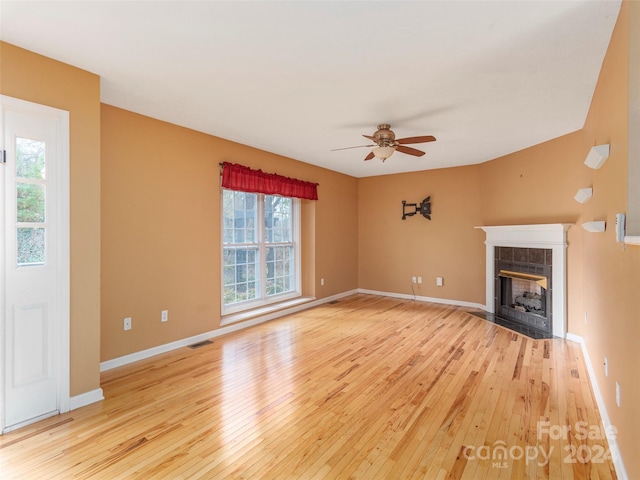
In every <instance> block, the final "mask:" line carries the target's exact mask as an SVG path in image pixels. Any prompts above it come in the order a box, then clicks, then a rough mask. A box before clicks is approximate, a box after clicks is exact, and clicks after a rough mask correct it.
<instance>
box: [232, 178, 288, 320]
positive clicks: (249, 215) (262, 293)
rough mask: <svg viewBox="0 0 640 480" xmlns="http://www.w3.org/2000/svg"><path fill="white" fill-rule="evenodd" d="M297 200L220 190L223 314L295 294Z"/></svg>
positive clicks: (283, 298)
mask: <svg viewBox="0 0 640 480" xmlns="http://www.w3.org/2000/svg"><path fill="white" fill-rule="evenodd" d="M298 204H299V201H298V200H297V199H294V198H288V197H281V196H278V195H263V194H257V193H247V192H238V191H234V190H227V189H223V190H222V313H223V314H227V313H233V312H238V311H241V310H246V309H249V308H254V307H257V306H261V305H265V304H269V303H274V302H277V301H281V300H285V299H289V298H293V297H297V296H299V295H300V275H299V270H300V269H299V264H300V261H299V240H298V239H299V225H300V222H299V215H298V212H299V205H298Z"/></svg>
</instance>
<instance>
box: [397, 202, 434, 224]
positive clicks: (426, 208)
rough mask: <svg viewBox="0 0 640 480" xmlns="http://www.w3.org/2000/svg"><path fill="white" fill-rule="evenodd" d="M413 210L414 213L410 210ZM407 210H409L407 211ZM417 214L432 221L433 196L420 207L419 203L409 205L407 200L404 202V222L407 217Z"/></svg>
mask: <svg viewBox="0 0 640 480" xmlns="http://www.w3.org/2000/svg"><path fill="white" fill-rule="evenodd" d="M411 208H413V211H411V210H410V209H411ZM407 209H409V210H408V211H407ZM416 213H419V214H420V215H422V216H423V217H424V218H426V219H427V220H431V196H428V197H427V198H425V199H424V200H422V202H420V205H418V204H417V203H407V202H406V200H403V201H402V220H406V218H407V217H412V216H414V215H415V214H416Z"/></svg>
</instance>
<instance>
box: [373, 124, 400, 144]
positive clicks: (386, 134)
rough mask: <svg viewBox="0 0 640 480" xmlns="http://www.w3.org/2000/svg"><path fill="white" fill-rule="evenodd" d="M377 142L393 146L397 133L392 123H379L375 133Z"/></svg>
mask: <svg viewBox="0 0 640 480" xmlns="http://www.w3.org/2000/svg"><path fill="white" fill-rule="evenodd" d="M373 137H374V138H375V139H376V143H377V144H378V145H379V146H381V147H388V146H392V145H393V144H394V143H395V140H396V134H395V133H393V131H392V130H391V125H389V124H388V123H382V124H380V125H378V130H377V131H376V133H374V134H373Z"/></svg>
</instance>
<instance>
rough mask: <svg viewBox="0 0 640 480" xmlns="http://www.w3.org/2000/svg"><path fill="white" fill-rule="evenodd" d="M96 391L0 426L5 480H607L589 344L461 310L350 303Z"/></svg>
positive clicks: (380, 301)
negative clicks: (52, 412)
mask: <svg viewBox="0 0 640 480" xmlns="http://www.w3.org/2000/svg"><path fill="white" fill-rule="evenodd" d="M102 388H103V389H104V392H105V397H106V399H105V400H104V401H103V402H101V403H99V404H94V405H90V406H88V407H84V408H81V409H78V410H75V411H73V412H70V413H68V414H64V415H60V416H57V417H54V418H51V419H48V420H45V421H42V422H39V423H37V424H35V425H32V426H29V427H25V428H23V429H21V430H18V431H15V432H11V433H9V434H6V435H3V436H1V437H0V477H1V478H3V479H6V478H20V479H36V478H65V479H66V478H92V479H93V478H96V479H100V478H104V479H118V478H127V479H129V478H140V479H148V478H171V479H180V478H184V479H186V478H189V479H191V478H215V479H226V478H259V479H334V478H335V479H338V478H340V479H341V478H355V479H400V478H411V479H436V478H467V479H483V478H489V479H494V478H500V479H511V478H514V479H521V478H551V479H574V478H575V479H582V478H593V479H609V478H615V472H614V469H613V466H612V463H611V461H610V460H608V459H606V454H607V453H608V445H607V442H606V439H604V438H602V439H597V438H596V439H590V438H589V437H593V436H598V435H597V434H595V435H594V434H593V433H592V435H585V434H584V433H585V431H587V429H589V430H590V431H591V432H596V430H594V429H596V428H597V429H599V428H600V425H601V422H600V417H599V413H598V410H597V407H596V404H595V400H594V397H593V394H592V392H591V389H590V384H589V381H588V378H587V373H586V368H585V365H584V361H583V359H582V355H581V351H580V348H579V346H578V345H577V344H573V343H571V342H567V341H564V340H560V339H553V340H532V339H530V338H527V337H524V336H520V335H518V334H515V333H513V332H511V331H509V330H506V329H503V328H502V327H498V326H495V325H494V324H492V323H489V322H487V321H485V320H482V319H480V318H478V317H476V316H474V315H471V314H470V313H468V312H467V310H466V309H464V308H460V307H453V306H446V305H436V304H428V303H420V302H412V301H407V300H398V299H390V298H384V297H378V296H371V295H354V296H351V297H348V298H346V299H343V300H340V301H339V302H338V303H336V304H326V305H323V306H320V307H316V308H313V309H310V310H307V311H304V312H301V313H298V314H295V315H291V316H288V317H284V318H281V319H278V320H274V321H271V322H268V323H265V324H262V325H258V326H255V327H251V328H249V329H246V330H242V331H239V332H236V333H233V334H230V335H227V336H225V337H219V338H216V339H214V342H213V344H211V345H207V346H204V347H201V348H198V349H193V350H192V349H189V348H183V349H180V350H176V351H174V352H170V353H167V354H163V355H159V356H156V357H153V358H150V359H148V360H144V361H141V362H138V363H136V364H132V365H128V366H125V367H121V368H118V369H114V370H111V371H108V372H106V373H104V374H103V375H102ZM539 422H543V423H539ZM579 422H584V423H579ZM567 428H569V429H570V430H569V431H567V430H566V429H567ZM596 433H597V432H596ZM583 437H586V438H583ZM549 452H551V454H550V456H549V460H548V461H547V460H546V458H547V455H548V453H549ZM588 458H592V461H591V462H585V461H584V460H585V459H588ZM571 462H573V463H571Z"/></svg>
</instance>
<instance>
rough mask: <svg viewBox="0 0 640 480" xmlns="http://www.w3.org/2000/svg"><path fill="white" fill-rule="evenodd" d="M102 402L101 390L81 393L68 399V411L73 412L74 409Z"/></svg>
mask: <svg viewBox="0 0 640 480" xmlns="http://www.w3.org/2000/svg"><path fill="white" fill-rule="evenodd" d="M102 400H104V395H103V394H102V389H101V388H96V389H95V390H91V391H89V392H85V393H81V394H80V395H76V396H74V397H71V398H69V410H75V409H76V408H80V407H85V406H87V405H90V404H92V403H95V402H100V401H102Z"/></svg>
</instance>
